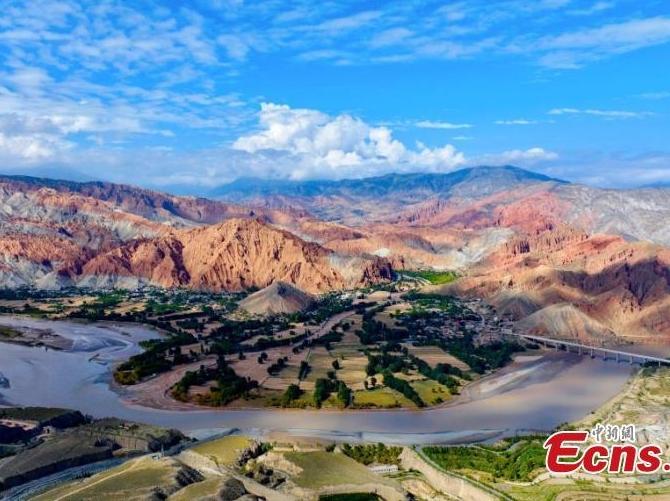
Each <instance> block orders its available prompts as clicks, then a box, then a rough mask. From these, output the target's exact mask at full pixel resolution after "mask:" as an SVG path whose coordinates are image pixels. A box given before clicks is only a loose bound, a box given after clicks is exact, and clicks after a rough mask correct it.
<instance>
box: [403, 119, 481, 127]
mask: <svg viewBox="0 0 670 501" xmlns="http://www.w3.org/2000/svg"><path fill="white" fill-rule="evenodd" d="M414 125H415V127H419V128H420V129H470V128H472V127H473V125H472V124H454V123H451V122H437V121H433V120H420V121H418V122H416V123H415V124H414Z"/></svg>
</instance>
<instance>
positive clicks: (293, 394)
mask: <svg viewBox="0 0 670 501" xmlns="http://www.w3.org/2000/svg"><path fill="white" fill-rule="evenodd" d="M300 395H302V390H301V389H300V387H299V386H298V385H297V384H290V385H289V386H288V388H286V391H284V394H283V395H282V399H281V405H282V407H288V406H289V405H290V404H291V402H293V401H294V400H298V399H299V398H300Z"/></svg>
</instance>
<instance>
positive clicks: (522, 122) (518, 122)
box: [494, 118, 539, 125]
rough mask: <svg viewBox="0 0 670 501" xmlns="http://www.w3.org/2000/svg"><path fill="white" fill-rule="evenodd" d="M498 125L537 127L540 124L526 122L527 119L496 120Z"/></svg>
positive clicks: (531, 121)
mask: <svg viewBox="0 0 670 501" xmlns="http://www.w3.org/2000/svg"><path fill="white" fill-rule="evenodd" d="M494 123H495V124H496V125H535V124H538V123H539V122H538V121H537V120H526V119H525V118H516V119H513V120H496V121H495V122H494Z"/></svg>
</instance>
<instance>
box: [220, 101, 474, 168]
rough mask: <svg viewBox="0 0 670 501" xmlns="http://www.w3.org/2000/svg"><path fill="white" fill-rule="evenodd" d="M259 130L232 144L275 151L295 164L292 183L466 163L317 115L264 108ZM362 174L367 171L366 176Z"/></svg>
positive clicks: (450, 151)
mask: <svg viewBox="0 0 670 501" xmlns="http://www.w3.org/2000/svg"><path fill="white" fill-rule="evenodd" d="M259 125H260V130H258V131H257V132H255V133H253V134H249V135H244V136H241V137H240V138H238V139H237V140H236V141H234V142H233V145H232V147H233V149H235V150H239V151H244V152H247V153H249V154H256V153H259V152H264V151H273V152H278V153H280V154H285V155H290V156H291V157H293V159H294V160H295V161H296V166H295V168H293V169H292V170H291V173H290V177H293V178H303V177H311V176H315V175H321V177H324V176H325V177H343V175H358V174H360V173H361V172H364V171H366V170H367V171H373V170H384V169H386V170H388V169H393V170H406V169H410V168H425V169H430V170H437V171H439V170H450V169H453V168H454V167H457V166H459V165H462V164H464V163H465V156H464V155H463V153H461V152H459V151H457V150H456V148H454V147H453V146H452V145H445V146H442V147H438V148H429V147H427V146H426V145H424V144H421V143H418V144H417V145H416V148H415V149H411V148H408V147H406V146H405V145H404V144H403V143H402V142H400V141H399V140H397V139H395V138H394V137H393V133H392V132H391V130H390V129H389V128H387V127H375V126H372V125H370V124H368V123H366V122H364V121H363V120H361V119H360V118H357V117H353V116H351V115H347V114H342V115H337V116H330V115H327V114H325V113H322V112H320V111H317V110H310V109H295V108H291V107H289V106H287V105H280V104H273V103H263V104H262V105H261V110H260V113H259ZM361 169H363V170H361Z"/></svg>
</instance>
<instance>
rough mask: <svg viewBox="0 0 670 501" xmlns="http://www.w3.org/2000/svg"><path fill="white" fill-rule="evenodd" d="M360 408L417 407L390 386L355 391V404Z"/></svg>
mask: <svg viewBox="0 0 670 501" xmlns="http://www.w3.org/2000/svg"><path fill="white" fill-rule="evenodd" d="M353 407H359V408H366V407H372V408H379V409H390V408H393V407H416V406H415V405H414V404H413V403H412V401H411V400H409V399H408V398H406V397H405V396H403V395H402V394H400V393H398V392H397V391H394V390H392V389H390V388H375V389H374V390H363V391H355V392H354V405H353Z"/></svg>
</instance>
